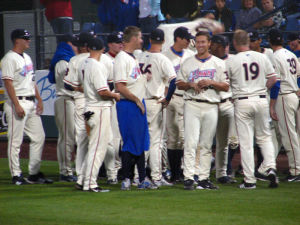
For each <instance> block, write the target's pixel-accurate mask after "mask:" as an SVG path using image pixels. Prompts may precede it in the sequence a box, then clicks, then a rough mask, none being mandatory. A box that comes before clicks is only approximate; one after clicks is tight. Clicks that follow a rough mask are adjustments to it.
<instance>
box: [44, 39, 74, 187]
mask: <svg viewBox="0 0 300 225" xmlns="http://www.w3.org/2000/svg"><path fill="white" fill-rule="evenodd" d="M75 41H76V40H75V37H73V36H72V35H64V36H62V37H61V42H60V44H59V45H58V46H57V48H56V52H55V54H54V56H53V58H52V60H51V65H50V71H49V75H48V77H49V76H53V75H54V76H55V87H56V96H57V98H56V100H55V103H54V109H55V122H56V127H57V129H58V140H57V159H58V164H59V174H60V176H59V179H60V181H67V182H73V181H76V177H75V176H73V170H72V153H73V151H74V150H75V126H74V107H75V103H74V98H73V95H74V94H73V92H72V91H70V90H67V89H65V88H64V82H63V79H64V77H65V75H66V73H67V70H68V62H69V61H70V59H71V58H72V57H73V56H75V51H76V50H77V47H75V46H74V45H73V44H75ZM53 73H54V74H53Z"/></svg>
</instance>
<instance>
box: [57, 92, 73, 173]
mask: <svg viewBox="0 0 300 225" xmlns="http://www.w3.org/2000/svg"><path fill="white" fill-rule="evenodd" d="M74 107H75V103H74V99H73V98H71V97H69V96H58V97H57V99H56V101H55V103H54V110H55V122H56V127H57V129H58V140H57V160H58V164H59V173H60V174H62V175H64V176H68V175H73V170H72V153H73V151H74V150H75V126H74Z"/></svg>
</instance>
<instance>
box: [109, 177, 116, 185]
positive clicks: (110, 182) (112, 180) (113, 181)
mask: <svg viewBox="0 0 300 225" xmlns="http://www.w3.org/2000/svg"><path fill="white" fill-rule="evenodd" d="M107 184H110V185H114V184H118V179H117V178H116V179H109V180H107Z"/></svg>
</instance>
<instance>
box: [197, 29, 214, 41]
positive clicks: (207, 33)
mask: <svg viewBox="0 0 300 225" xmlns="http://www.w3.org/2000/svg"><path fill="white" fill-rule="evenodd" d="M198 36H206V37H207V40H208V41H210V39H211V36H210V34H209V32H207V31H198V33H197V34H196V37H198Z"/></svg>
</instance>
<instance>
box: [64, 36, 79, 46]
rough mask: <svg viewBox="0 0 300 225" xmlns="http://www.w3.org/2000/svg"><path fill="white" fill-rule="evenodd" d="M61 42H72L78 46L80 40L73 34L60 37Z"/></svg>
mask: <svg viewBox="0 0 300 225" xmlns="http://www.w3.org/2000/svg"><path fill="white" fill-rule="evenodd" d="M60 42H71V43H72V44H73V45H75V46H77V45H78V38H77V37H76V36H75V35H72V34H64V35H63V36H61V37H60Z"/></svg>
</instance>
